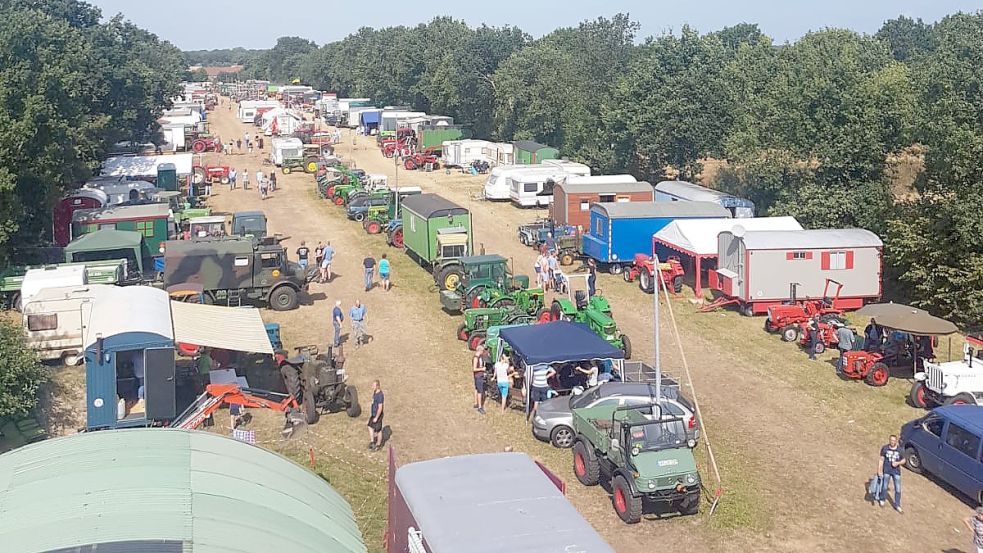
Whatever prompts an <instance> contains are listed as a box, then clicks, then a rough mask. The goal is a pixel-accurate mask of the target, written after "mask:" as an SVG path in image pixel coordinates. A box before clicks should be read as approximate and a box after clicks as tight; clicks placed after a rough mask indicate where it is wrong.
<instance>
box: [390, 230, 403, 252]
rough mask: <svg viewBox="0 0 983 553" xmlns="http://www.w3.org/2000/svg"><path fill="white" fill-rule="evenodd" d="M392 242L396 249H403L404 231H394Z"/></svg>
mask: <svg viewBox="0 0 983 553" xmlns="http://www.w3.org/2000/svg"><path fill="white" fill-rule="evenodd" d="M390 242H392V245H393V247H394V248H399V249H403V229H401V228H398V229H396V230H394V231H393V232H392V239H391V240H390Z"/></svg>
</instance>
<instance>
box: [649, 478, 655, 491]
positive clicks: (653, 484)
mask: <svg viewBox="0 0 983 553" xmlns="http://www.w3.org/2000/svg"><path fill="white" fill-rule="evenodd" d="M653 488H655V481H654V480H649V489H650V490H651V489H653Z"/></svg>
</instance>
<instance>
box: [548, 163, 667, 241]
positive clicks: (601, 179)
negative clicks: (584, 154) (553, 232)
mask: <svg viewBox="0 0 983 553" xmlns="http://www.w3.org/2000/svg"><path fill="white" fill-rule="evenodd" d="M653 199H654V192H653V189H652V185H651V184H649V183H647V182H637V181H636V180H635V177H632V176H631V175H602V176H592V177H573V176H571V177H567V178H566V179H565V180H563V181H561V182H558V183H557V184H556V186H554V187H553V203H552V204H550V217H551V218H552V219H553V221H554V222H555V224H556V225H558V226H562V225H571V226H575V227H580V228H582V229H586V228H587V225H588V224H589V223H590V206H591V204H597V203H617V202H651V201H653Z"/></svg>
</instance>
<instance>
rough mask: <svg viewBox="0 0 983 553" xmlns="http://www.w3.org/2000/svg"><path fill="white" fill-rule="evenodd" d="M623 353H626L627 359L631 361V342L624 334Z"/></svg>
mask: <svg viewBox="0 0 983 553" xmlns="http://www.w3.org/2000/svg"><path fill="white" fill-rule="evenodd" d="M621 351H623V352H624V353H625V359H631V340H629V339H628V336H626V335H624V334H622V335H621Z"/></svg>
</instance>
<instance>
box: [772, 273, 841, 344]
mask: <svg viewBox="0 0 983 553" xmlns="http://www.w3.org/2000/svg"><path fill="white" fill-rule="evenodd" d="M830 285H833V286H836V293H835V294H834V295H833V297H832V298H830V297H829V291H830ZM798 287H799V283H797V282H793V283H792V284H790V285H789V288H790V294H789V295H790V297H791V298H792V299H791V300H789V302H788V303H787V304H784V305H776V306H773V307H769V308H768V318H767V319H765V330H766V331H767V332H778V331H781V334H782V340H784V341H786V342H795V341H797V340H799V338H800V335H801V332H800V330H801V329H802V328H803V327H802V324H803V323H807V322H809V319H812V318H813V317H815V316H817V315H818V316H819V320H820V321H821V322H823V323H831V322H839V323H843V324H846V320H845V319H843V310H842V309H840V308H839V307H838V303H839V299H840V290H842V289H843V285H842V284H840V283H839V282H837V281H835V280H831V279H826V286H825V287H824V288H823V297H822V299H810V298H806V299H804V300H799V299H797V298H796V291H797V290H798Z"/></svg>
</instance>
